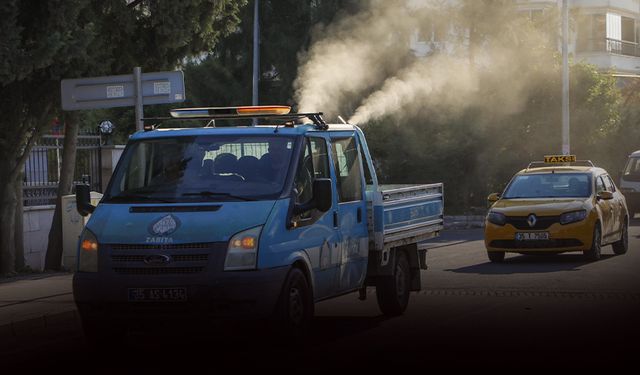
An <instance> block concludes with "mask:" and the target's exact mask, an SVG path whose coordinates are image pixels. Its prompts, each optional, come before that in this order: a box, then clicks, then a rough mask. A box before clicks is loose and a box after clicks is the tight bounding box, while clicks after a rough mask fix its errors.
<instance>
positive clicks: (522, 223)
mask: <svg viewBox="0 0 640 375" xmlns="http://www.w3.org/2000/svg"><path fill="white" fill-rule="evenodd" d="M528 218H529V216H528V215H527V216H507V221H506V223H507V224H511V225H512V226H514V227H515V228H516V229H529V230H543V229H547V228H549V227H550V226H551V225H553V224H555V223H559V222H560V216H536V225H534V226H530V225H529V223H528V222H527V220H528Z"/></svg>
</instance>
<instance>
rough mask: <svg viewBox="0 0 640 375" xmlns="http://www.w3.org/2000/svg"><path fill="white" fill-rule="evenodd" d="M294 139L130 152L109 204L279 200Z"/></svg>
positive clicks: (135, 147)
mask: <svg viewBox="0 0 640 375" xmlns="http://www.w3.org/2000/svg"><path fill="white" fill-rule="evenodd" d="M292 154H293V138H290V137H282V136H226V135H225V136H180V137H171V138H169V137H167V138H157V139H150V140H142V141H138V142H136V143H133V144H131V145H129V146H128V147H127V149H126V150H125V153H124V155H123V157H122V160H121V163H120V164H121V165H119V166H118V169H117V170H116V173H115V174H114V177H113V181H112V183H111V185H110V189H109V191H108V192H107V195H106V197H105V200H106V201H107V202H120V203H123V202H147V201H148V202H151V201H157V202H166V203H174V202H194V201H196V202H198V201H200V202H201V201H211V200H214V201H216V200H218V201H224V200H247V201H248V200H264V199H275V198H277V197H278V196H279V195H280V193H281V192H282V190H283V187H284V182H285V178H286V176H287V171H288V169H289V162H290V159H291V156H292Z"/></svg>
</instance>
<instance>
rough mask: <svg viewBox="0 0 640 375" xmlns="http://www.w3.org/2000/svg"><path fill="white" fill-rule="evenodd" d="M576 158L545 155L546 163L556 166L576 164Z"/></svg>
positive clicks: (573, 156) (572, 156)
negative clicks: (556, 164)
mask: <svg viewBox="0 0 640 375" xmlns="http://www.w3.org/2000/svg"><path fill="white" fill-rule="evenodd" d="M576 160H578V159H577V158H576V156H575V155H545V156H544V162H545V163H547V164H555V163H575V162H576Z"/></svg>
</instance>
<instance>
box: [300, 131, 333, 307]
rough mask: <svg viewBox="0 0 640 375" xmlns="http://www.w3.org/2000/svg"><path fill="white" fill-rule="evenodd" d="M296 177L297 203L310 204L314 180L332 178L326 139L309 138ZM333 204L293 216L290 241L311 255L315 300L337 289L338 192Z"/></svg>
mask: <svg viewBox="0 0 640 375" xmlns="http://www.w3.org/2000/svg"><path fill="white" fill-rule="evenodd" d="M303 148H304V149H303V150H302V152H301V158H300V162H299V164H298V167H297V171H296V177H295V180H294V192H293V194H294V196H295V197H294V198H295V200H296V204H300V205H303V204H305V203H308V202H309V201H310V200H311V199H312V197H313V191H312V189H313V181H314V180H315V179H316V178H331V172H330V167H329V165H330V164H329V155H328V152H327V150H328V146H327V140H326V139H325V138H323V137H306V138H305V139H304V145H303ZM333 196H334V199H333V207H332V208H331V209H330V210H329V211H327V212H324V213H323V212H321V211H319V210H317V209H310V210H307V211H305V212H301V213H299V214H297V215H294V216H293V217H292V220H291V224H292V227H291V228H290V229H289V232H290V234H291V238H290V241H295V242H296V243H297V245H296V247H297V248H303V249H304V250H305V252H306V253H307V255H308V256H309V259H310V262H311V267H312V272H313V277H314V281H315V282H314V297H315V298H316V299H320V298H325V297H329V296H331V295H334V294H335V293H336V292H337V289H338V271H339V267H340V256H339V250H340V243H339V241H340V236H339V233H338V229H337V227H336V226H335V224H334V212H335V211H336V210H337V199H336V198H335V197H336V191H335V186H334V191H333Z"/></svg>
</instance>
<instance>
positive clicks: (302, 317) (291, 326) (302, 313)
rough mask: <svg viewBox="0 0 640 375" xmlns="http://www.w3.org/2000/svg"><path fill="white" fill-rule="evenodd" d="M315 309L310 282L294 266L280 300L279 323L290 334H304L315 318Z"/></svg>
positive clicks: (277, 316)
mask: <svg viewBox="0 0 640 375" xmlns="http://www.w3.org/2000/svg"><path fill="white" fill-rule="evenodd" d="M313 310H314V306H313V293H312V291H311V287H309V282H308V281H307V278H306V276H305V275H304V272H302V270H301V269H299V268H297V267H294V268H292V269H291V271H289V275H288V276H287V279H286V280H285V282H284V287H283V288H282V292H281V295H280V298H279V301H278V307H277V311H276V319H277V321H278V323H279V324H278V325H279V326H281V328H282V329H283V331H284V333H285V334H287V335H289V336H302V335H304V333H305V332H306V331H307V329H308V328H309V325H310V323H311V319H313V314H314V311H313Z"/></svg>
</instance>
